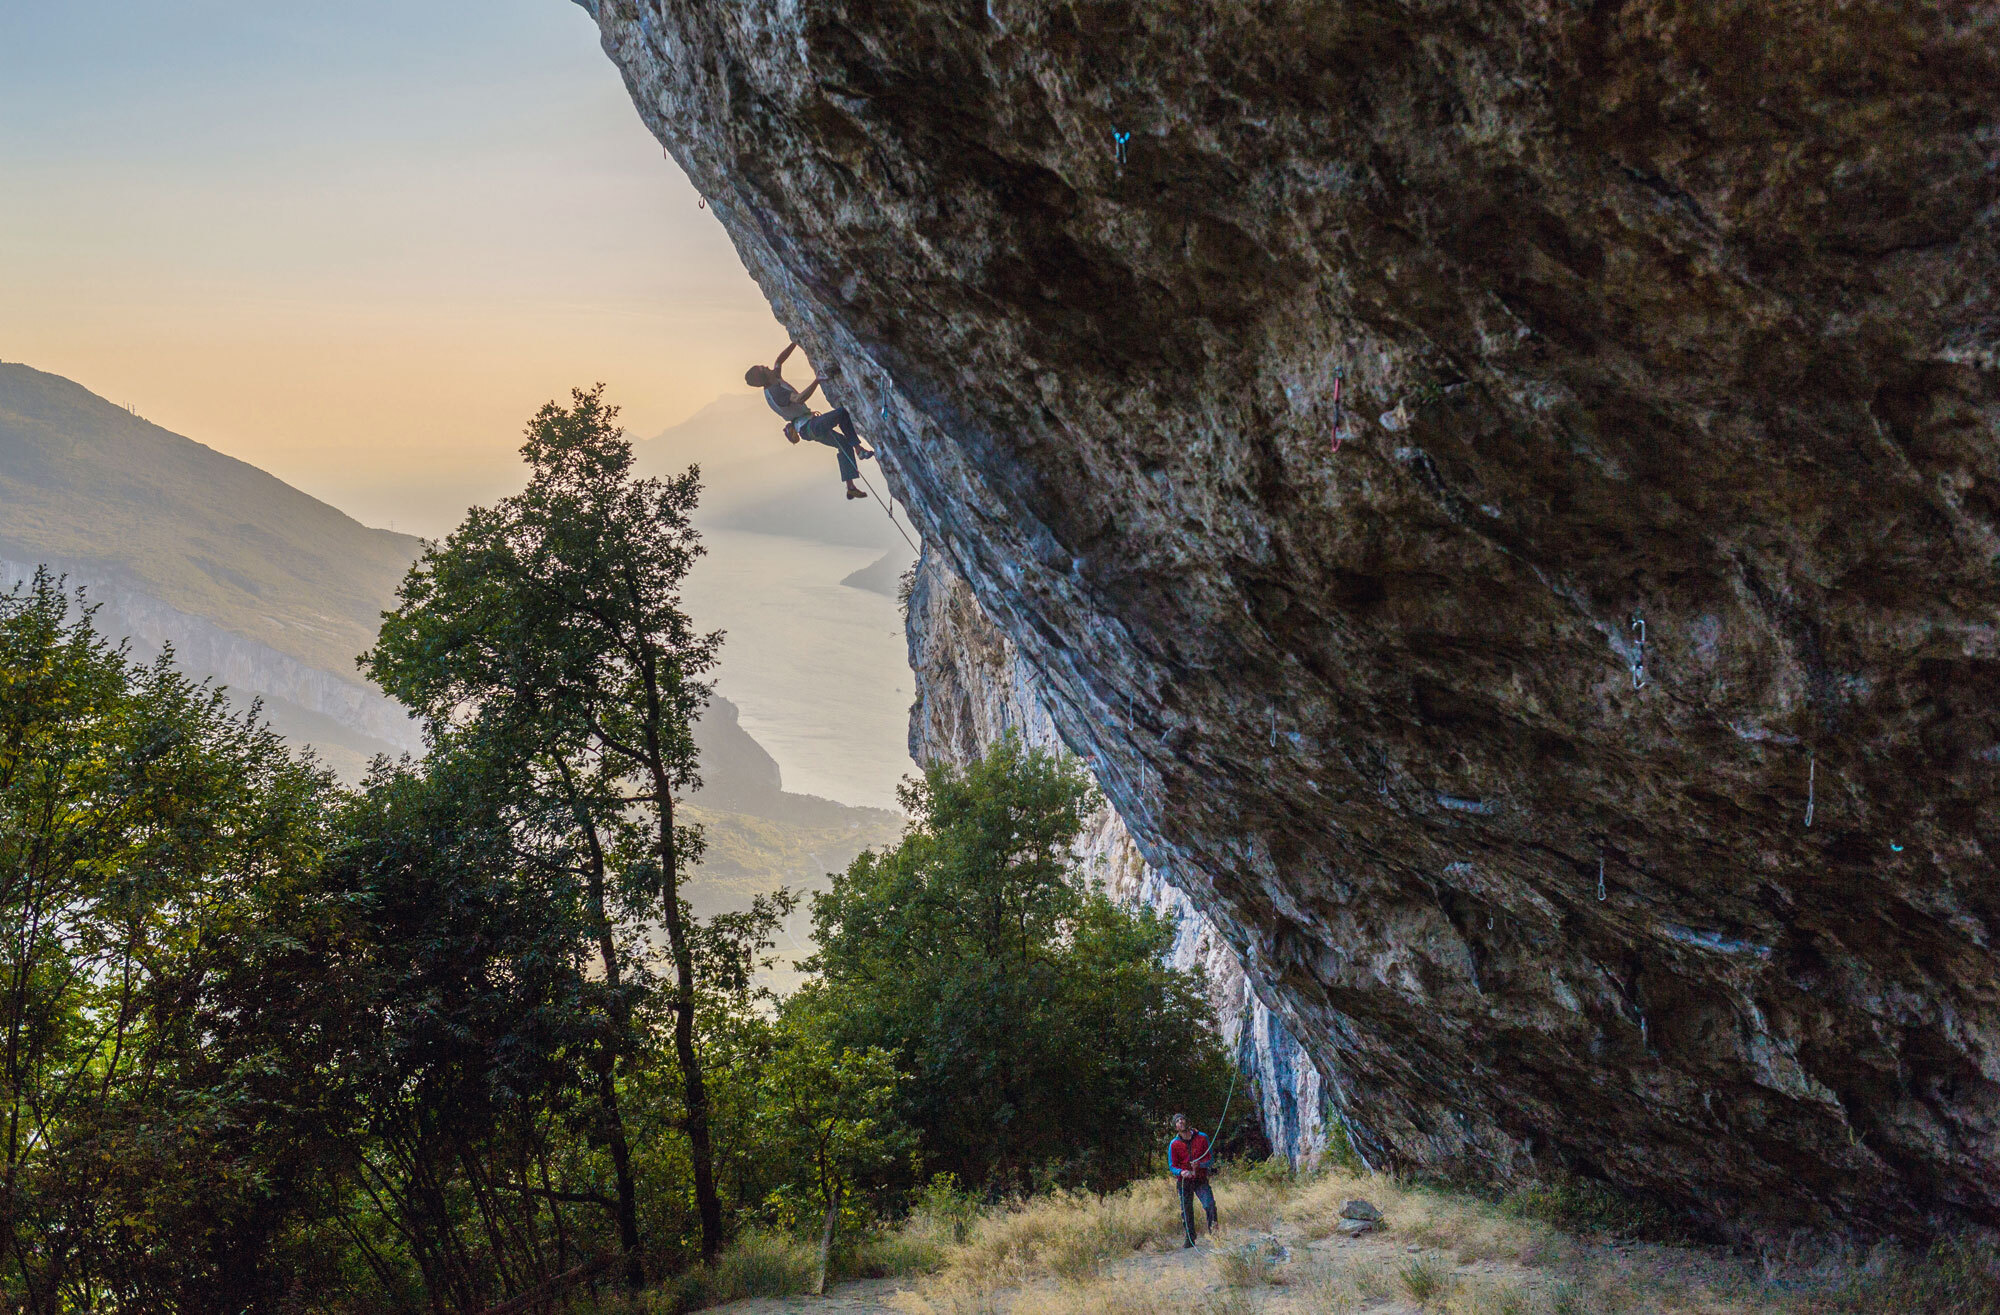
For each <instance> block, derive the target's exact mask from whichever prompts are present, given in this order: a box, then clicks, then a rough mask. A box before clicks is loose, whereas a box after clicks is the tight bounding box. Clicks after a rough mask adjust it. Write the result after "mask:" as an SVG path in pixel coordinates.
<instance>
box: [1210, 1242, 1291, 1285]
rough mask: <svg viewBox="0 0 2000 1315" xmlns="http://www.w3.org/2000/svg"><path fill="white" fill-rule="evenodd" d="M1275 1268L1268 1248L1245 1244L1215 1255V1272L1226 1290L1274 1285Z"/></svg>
mask: <svg viewBox="0 0 2000 1315" xmlns="http://www.w3.org/2000/svg"><path fill="white" fill-rule="evenodd" d="M1276 1271H1277V1266H1276V1264H1274V1263H1273V1262H1272V1259H1271V1252H1270V1250H1269V1248H1267V1247H1265V1246H1263V1245H1262V1244H1261V1243H1256V1242H1246V1243H1244V1244H1243V1245H1241V1246H1233V1247H1230V1248H1229V1249H1228V1250H1227V1251H1218V1252H1216V1253H1215V1272H1216V1274H1217V1275H1218V1276H1219V1277H1220V1278H1221V1279H1222V1286H1224V1287H1226V1288H1261V1287H1265V1286H1267V1285H1268V1284H1271V1283H1274V1282H1276V1281H1277V1279H1276Z"/></svg>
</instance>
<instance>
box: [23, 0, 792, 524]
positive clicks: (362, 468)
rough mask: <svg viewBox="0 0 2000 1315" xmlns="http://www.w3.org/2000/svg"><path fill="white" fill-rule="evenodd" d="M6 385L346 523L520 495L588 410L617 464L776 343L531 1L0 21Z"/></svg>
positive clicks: (602, 70)
mask: <svg viewBox="0 0 2000 1315" xmlns="http://www.w3.org/2000/svg"><path fill="white" fill-rule="evenodd" d="M0 178H4V179H5V180H6V183H7V187H6V191H7V194H8V205H7V206H6V207H4V208H0V359H5V360H9V361H18V362H22V363H25V364H27V365H30V366H33V367H34V368H36V369H39V370H46V371H49V372H51V373H54V374H59V375H63V376H65V377H67V378H70V379H74V380H75V381H77V382H78V383H81V384H83V385H84V386H85V387H87V388H90V389H91V390H93V391H95V392H98V393H100V394H102V395H104V396H106V397H108V398H110V399H112V400H113V401H116V402H119V403H121V404H125V405H129V406H131V407H132V408H133V409H134V410H136V411H137V412H138V414H140V415H142V416H144V417H145V418H146V419H148V420H151V421H154V422H155V423H157V424H159V425H161V426H163V427H164V428H167V429H170V430H172V431H174V432H176V433H180V434H185V435H188V436H189V437H192V438H195V439H196V440H197V441H199V442H202V443H205V444H208V445H209V446H211V447H214V448H216V449H217V450H218V451H222V452H225V453H227V454H229V455H231V456H235V457H239V458H241V459H243V460H245V461H248V462H250V463H252V464H253V465H256V466H259V467H261V468H262V469H264V470H267V471H270V472H271V473H272V474H274V475H277V476H278V477H279V478H281V479H283V480H285V481H286V482H287V483H289V484H292V485H293V486H295V487H297V488H299V489H301V490H303V491H305V492H307V493H310V494H312V495H313V496H315V497H318V498H320V499H322V500H323V501H326V502H329V503H331V504H333V505H334V506H337V507H339V508H341V509H342V510H343V511H346V512H347V513H348V514H350V515H352V516H354V517H355V518H356V519H358V520H361V521H362V522H364V523H365V524H369V525H374V526H379V527H381V528H385V529H387V528H394V529H397V530H401V531H404V532H407V533H420V534H426V535H436V534H438V533H441V532H442V531H444V530H446V529H448V528H450V526H451V525H453V524H455V523H456V522H457V520H458V518H459V516H460V515H461V514H462V512H463V511H464V509H465V507H466V506H468V505H470V504H471V503H474V502H485V501H490V500H492V499H493V498H495V497H498V496H500V495H501V494H503V493H505V492H507V491H510V489H512V488H514V487H518V482H517V481H518V472H519V464H518V457H517V453H516V449H517V448H518V447H519V444H520V434H521V429H522V426H523V425H524V424H525V423H526V421H527V419H528V417H529V416H530V415H532V414H533V413H534V411H535V410H536V408H538V407H539V406H540V405H541V404H542V403H543V402H546V401H549V400H550V399H552V398H554V399H564V398H567V397H568V395H569V391H570V389H572V388H575V387H588V386H589V385H591V384H593V383H596V382H598V381H603V382H605V383H606V384H607V385H608V393H609V396H610V398H611V400H612V401H614V402H615V403H617V404H618V405H619V406H621V407H622V408H623V409H624V420H625V422H626V423H627V425H628V427H629V429H630V431H631V432H632V433H633V434H634V435H635V436H644V435H651V434H656V433H658V432H660V431H661V430H663V429H666V428H668V427H669V426H671V425H673V424H676V423H678V422H680V421H682V420H685V419H686V418H688V417H689V416H692V415H693V414H695V413H696V412H697V411H699V410H700V409H701V408H702V407H704V406H706V405H708V404H709V403H711V402H712V401H714V400H716V399H717V398H719V397H723V396H726V395H727V394H728V393H729V391H730V390H731V388H732V387H736V388H740V387H741V379H742V368H743V365H744V364H745V362H747V361H751V360H759V359H763V360H768V359H769V358H770V357H771V356H772V355H774V354H775V352H776V351H777V349H778V348H779V347H782V346H783V339H784V330H783V328H782V327H781V326H779V325H778V324H777V323H776V322H775V321H774V320H773V318H772V316H771V314H770V311H769V308H768V307H767V305H766V304H765V301H764V299H763V296H762V294H761V293H760V292H759V291H758V290H757V287H756V285H755V284H754V283H753V282H752V281H751V279H750V278H749V277H748V275H747V274H745V273H744V271H743V269H742V266H741V263H740V262H739V261H738V259H737V258H736V253H735V250H734V248H733V247H732V246H731V245H730V243H729V241H728V239H727V237H726V236H725V235H724V233H723V232H722V229H721V226H720V225H719V224H717V223H716V222H715V220H714V218H713V216H712V215H710V213H709V212H708V211H706V210H703V209H699V208H698V207H697V205H696V202H697V200H698V197H697V195H696V193H695V191H694V189H693V188H692V187H691V186H690V185H689V183H688V182H687V180H686V178H685V177H684V176H683V175H682V174H681V172H680V170H679V169H678V167H677V166H675V165H674V164H673V163H671V162H670V161H668V160H666V159H664V158H662V153H661V150H660V148H659V146H658V144H657V143H656V142H654V140H653V139H652V137H651V136H650V135H649V134H648V133H647V132H646V131H645V129H644V128H643V127H642V126H641V124H640V123H639V120H638V116H637V115H636V114H635V113H634V112H633V109H632V105H631V101H630V99H629V98H628V96H627V95H626V92H625V88H624V86H623V84H622V82H621V81H620V79H619V76H618V73H617V70H616V69H614V68H613V67H612V65H611V63H610V62H609V61H608V60H607V59H606V58H605V57H604V55H603V53H602V51H601V50H600V49H599V48H598V44H597V31H596V28H595V26H594V25H593V24H592V23H591V21H590V19H589V16H588V15H586V14H585V13H584V12H583V11H582V10H581V9H579V8H577V7H576V6H574V5H565V4H556V3H552V2H551V0H476V2H475V0H441V2H440V3H438V4H434V5H430V6H425V7H424V8H423V9H421V10H413V9H411V8H410V7H408V6H400V5H394V4H391V3H388V0H356V3H353V4H349V5H344V6H341V7H339V8H338V9H337V10H336V9H321V8H314V7H299V8H297V9H285V8H277V9H274V8H273V7H271V6H266V5H257V4H252V3H249V0H198V2H197V3H190V4H186V5H179V6H174V7H173V10H172V12H166V11H163V10H162V8H161V7H159V6H156V5H148V4H144V3H141V2H140V0H107V3H104V4H100V5H95V6H91V7H89V8H88V9H87V10H79V9H74V8H32V9H31V8H27V7H19V6H16V7H8V8H7V9H5V10H0Z"/></svg>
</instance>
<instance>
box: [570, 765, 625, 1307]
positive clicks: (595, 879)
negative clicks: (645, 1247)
mask: <svg viewBox="0 0 2000 1315" xmlns="http://www.w3.org/2000/svg"><path fill="white" fill-rule="evenodd" d="M558 765H559V767H560V769H561V771H562V778H563V785H564V787H565V788H566V789H567V791H568V793H569V797H570V807H571V808H572V810H573V811H574V812H575V813H576V820H577V824H578V825H579V826H580V827H582V828H583V834H584V837H585V838H586V839H587V840H588V841H589V842H590V916H591V920H592V922H593V923H594V924H595V927H594V929H593V930H594V931H595V932H596V935H597V953H598V955H599V957H601V958H602V959H603V960H604V986H605V990H606V993H607V995H608V997H609V999H610V1013H611V1035H610V1036H609V1037H607V1038H606V1039H605V1042H604V1044H603V1045H601V1046H599V1047H598V1052H597V1058H596V1059H595V1060H594V1061H593V1065H592V1066H593V1067H594V1068H595V1069H596V1071H597V1106H598V1110H599V1112H600V1113H601V1115H602V1117H603V1119H604V1133H605V1137H606V1139H607V1140H608V1141H609V1142H610V1144H611V1168H612V1171H613V1173H614V1174H615V1175H616V1176H617V1179H618V1242H619V1246H620V1248H621V1249H622V1250H623V1251H624V1253H625V1286H626V1287H627V1288H629V1289H631V1290H632V1291H634V1292H637V1291H638V1290H639V1289H640V1288H642V1287H644V1286H645V1285H646V1266H645V1262H644V1260H643V1259H642V1258H641V1257H640V1254H639V1193H638V1189H637V1187H636V1186H635V1185H634V1183H633V1181H632V1150H631V1147H630V1146H629V1145H627V1143H626V1141H625V1116H624V1114H623V1113H622V1112H621V1111H620V1110H619V1108H618V1057H619V1056H620V1055H622V1054H623V1053H624V1051H625V1047H626V1044H627V1042H628V1040H629V1038H630V1036H631V1031H632V1011H631V1009H630V1008H629V1007H627V1005H626V1003H625V995H624V992H623V991H622V990H621V989H620V985H621V982H622V980H623V978H622V975H621V974H620V972H619V970H618V938H617V936H616V934H615V933H614V931H613V929H612V926H611V913H610V910H609V908H608V906H607V905H606V903H605V898H604V893H605V891H604V888H605V877H604V846H603V844H602V842H601V841H600V840H599V838H598V834H597V821H596V819H595V818H593V817H591V815H590V809H589V807H588V806H587V805H586V804H585V803H584V802H583V801H582V800H581V799H579V798H578V797H577V794H576V790H575V788H574V782H573V780H572V779H571V777H570V771H569V764H567V763H559V764H558Z"/></svg>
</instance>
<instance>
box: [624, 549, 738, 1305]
mask: <svg viewBox="0 0 2000 1315" xmlns="http://www.w3.org/2000/svg"><path fill="white" fill-rule="evenodd" d="M626 590H627V592H628V594H629V595H630V599H631V602H632V605H633V614H634V615H644V611H645V609H644V607H643V605H642V604H641V602H640V599H639V591H638V589H637V587H636V585H634V584H633V582H632V580H631V578H630V576H629V574H628V575H627V578H626ZM669 670H670V671H671V670H672V668H670V669H669ZM639 673H640V676H641V677H642V678H643V680H644V681H645V686H646V720H645V728H646V745H645V750H646V769H647V775H649V776H650V777H651V778H652V782H653V808H654V814H655V816H657V817H658V818H659V822H660V832H659V853H660V904H661V909H660V912H661V914H662V915H663V917H664V918H665V921H666V924H667V945H668V948H669V949H671V950H672V951H673V956H674V988H675V989H674V1058H675V1059H676V1060H677V1061H679V1064H680V1070H681V1083H682V1085H683V1086H684V1087H685V1088H686V1093H687V1122H686V1129H687V1135H688V1158H689V1159H691V1160H692V1161H693V1162H694V1203H695V1211H696V1213H697V1214H699V1215H700V1216H701V1258H702V1262H703V1263H704V1264H709V1265H713V1264H714V1263H715V1260H716V1257H717V1256H719V1255H721V1254H722V1197H721V1195H720V1194H719V1193H718V1192H717V1191H716V1190H715V1146H714V1144H713V1143H712V1142H711V1141H710V1140H709V1131H708V1085H707V1084H706V1083H704V1082H703V1081H702V1077H701V1057H700V1056H699V1055H697V1054H695V1049H694V955H693V953H692V951H691V950H690V949H689V947H688V934H687V925H686V924H685V923H683V922H682V921H681V891H680V864H679V861H678V860H679V854H678V853H677V852H676V849H675V845H674V793H673V781H672V780H671V779H670V774H669V772H668V770H667V757H666V752H665V747H664V745H663V744H662V738H663V737H662V735H661V731H662V729H663V727H662V725H661V723H662V722H663V721H664V719H665V717H666V709H665V707H664V706H663V699H662V697H661V690H660V669H659V654H658V653H657V651H656V650H655V649H654V647H653V641H652V639H651V638H650V637H647V638H644V639H643V641H642V648H641V650H640V654H639ZM675 678H676V679H677V678H678V677H677V676H676V677H675Z"/></svg>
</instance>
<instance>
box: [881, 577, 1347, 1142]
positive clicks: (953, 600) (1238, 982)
mask: <svg viewBox="0 0 2000 1315" xmlns="http://www.w3.org/2000/svg"><path fill="white" fill-rule="evenodd" d="M907 629H908V633H909V643H910V669H911V670H912V671H913V672H914V673H915V674H916V681H917V690H916V694H917V697H916V702H915V703H914V704H912V705H911V708H910V757H911V758H913V759H915V760H916V761H917V762H918V763H919V764H921V765H923V766H925V767H928V766H930V765H931V764H932V763H948V764H951V765H953V766H961V767H962V766H964V765H966V764H967V763H970V762H972V761H973V760H975V759H977V758H979V757H981V756H983V755H984V754H985V753H986V751H987V750H988V749H990V748H992V747H993V745H994V744H995V743H997V742H998V741H999V739H1000V737H1001V736H1003V735H1005V734H1007V733H1009V732H1012V733H1014V734H1016V735H1018V736H1020V737H1021V739H1022V740H1023V741H1024V742H1025V743H1028V744H1032V745H1035V746H1037V747H1040V748H1046V749H1058V750H1060V749H1062V748H1064V747H1066V746H1064V745H1063V744H1062V741H1061V737H1060V735H1059V734H1058V732H1057V730H1056V727H1055V722H1054V720H1053V718H1051V717H1050V715H1049V712H1048V709H1047V708H1046V707H1045V706H1044V705H1043V702H1042V686H1041V682H1040V680H1039V679H1038V678H1037V677H1036V675H1035V673H1034V672H1033V671H1031V670H1029V669H1028V667H1027V666H1026V664H1025V663H1023V662H1022V661H1021V659H1020V655H1019V654H1018V653H1017V652H1016V651H1015V649H1014V646H1013V644H1011V643H1009V642H1008V640H1007V637H1006V636H1005V635H1003V634H1001V633H1000V632H999V630H998V629H996V628H995V627H994V625H993V623H992V622H991V621H989V620H987V618H986V614H985V613H984V612H982V611H980V609H979V603H978V601H977V600H976V599H974V598H973V597H972V591H971V590H970V589H968V588H967V587H966V585H965V582H964V581H963V580H961V579H959V578H958V577H957V576H956V575H954V574H952V572H951V568H950V567H948V566H946V565H945V564H944V562H943V560H942V559H941V558H940V557H939V556H938V555H937V554H935V553H926V554H924V556H923V557H922V559H920V560H919V562H918V564H917V573H916V577H915V579H914V581H913V582H912V588H911V590H910V597H909V616H908V626H907ZM1077 858H1078V859H1079V861H1080V862H1081V864H1082V866H1083V868H1084V870H1085V871H1086V872H1088V873H1089V874H1090V875H1091V876H1092V877H1093V878H1095V879H1097V880H1100V881H1102V882H1103V883H1104V887H1105V892H1106V893H1107V894H1109V895H1110V896H1111V897H1112V898H1113V899H1114V900H1117V901H1118V902H1119V903H1122V904H1124V905H1126V906H1128V907H1135V908H1149V909H1152V910H1153V911H1155V912H1156V913H1158V914H1160V915H1161V916H1162V917H1164V918H1165V919H1166V920H1167V921H1168V922H1170V923H1172V924H1173V926H1174V928H1175V932H1174V943H1173V947H1172V948H1171V950H1170V951H1169V952H1168V956H1167V958H1168V962H1170V963H1171V964H1173V965H1174V966H1175V967H1176V968H1182V969H1190V968H1198V969H1200V970H1201V972H1202V974H1203V975H1204V976H1205V977H1206V979H1207V982H1208V999H1209V1007H1210V1009H1211V1010H1213V1012H1214V1017H1215V1026H1216V1031H1217V1032H1218V1033H1220V1034H1221V1038H1222V1043H1223V1047H1224V1050H1225V1051H1226V1052H1227V1053H1228V1054H1229V1055H1230V1056H1231V1057H1232V1058H1233V1059H1234V1060H1235V1061H1236V1063H1237V1065H1238V1067H1239V1068H1240V1069H1241V1070H1242V1071H1243V1072H1244V1074H1245V1075H1246V1076H1247V1077H1248V1078H1249V1079H1250V1082H1249V1083H1248V1084H1247V1086H1246V1089H1245V1091H1244V1093H1243V1099H1242V1100H1241V1101H1240V1102H1238V1103H1237V1104H1236V1106H1235V1111H1234V1114H1233V1115H1231V1117H1230V1119H1229V1123H1228V1129H1235V1128H1237V1127H1239V1126H1240V1124H1241V1122H1242V1121H1243V1119H1244V1117H1245V1116H1246V1115H1248V1114H1249V1113H1250V1112H1251V1110H1252V1109H1253V1107H1254V1109H1255V1111H1256V1117H1257V1119H1258V1122H1259V1123H1261V1124H1262V1127H1263V1132H1264V1139H1265V1140H1266V1141H1267V1142H1268V1143H1269V1144H1270V1146H1271V1149H1272V1151H1273V1153H1275V1154H1279V1155H1283V1156H1285V1157H1286V1158H1287V1159H1289V1160H1290V1161H1291V1162H1292V1163H1293V1164H1295V1165H1296V1164H1312V1163H1314V1162H1316V1161H1317V1160H1318V1158H1319V1156H1320V1153H1321V1152H1322V1151H1324V1150H1325V1149H1326V1127H1325V1123H1324V1119H1325V1116H1326V1113H1327V1104H1326V1100H1325V1096H1324V1093H1323V1089H1322V1084H1321V1079H1320V1074H1319V1070H1318V1069H1317V1068H1315V1067H1314V1066H1313V1063H1312V1060H1311V1059H1310V1058H1309V1057H1308V1056H1306V1055H1305V1053H1304V1052H1303V1051H1302V1050H1301V1049H1300V1047H1299V1043H1298V1042H1297V1041H1295V1040H1294V1039H1293V1038H1292V1035H1291V1033H1289V1032H1287V1031H1286V1030H1285V1025H1284V1023H1283V1021H1282V1020H1280V1019H1279V1018H1278V1017H1277V1016H1276V1015H1274V1014H1273V1013H1272V1012H1271V1008H1270V1006H1269V1005H1268V1004H1266V1003H1265V1002H1264V1001H1263V1000H1262V999H1260V998H1258V995H1257V991H1256V988H1255V985H1254V984H1253V983H1252V982H1251V981H1250V979H1249V977H1248V975H1247V974H1245V973H1244V971H1243V964H1242V962H1241V961H1240V960H1239V959H1238V958H1237V957H1236V952H1235V951H1234V950H1233V949H1231V948H1230V946H1229V942H1228V940H1227V939H1226V938H1224V937H1223V936H1222V935H1221V934H1220V933H1219V932H1218V931H1217V930H1216V928H1215V925H1214V924H1213V923H1211V922H1210V921H1209V920H1208V918H1207V916H1206V915H1204V914H1203V913H1202V912H1201V910H1200V909H1198V908H1196V907H1195V905H1194V902H1193V901H1192V900H1190V899H1189V898H1188V897H1187V895H1186V894H1185V893H1184V892H1183V891H1182V890H1181V889H1180V888H1179V887H1178V886H1175V885H1173V884H1171V883H1169V882H1168V881H1166V880H1164V879H1163V878H1162V877H1161V875H1160V873H1158V872H1157V871H1155V870H1154V869H1153V867H1152V866H1151V865H1150V864H1148V863H1147V862H1146V860H1145V858H1144V857H1143V856H1141V854H1140V853H1139V847H1138V845H1137V844H1135V843H1134V842H1133V840H1132V836H1131V833H1130V832H1129V831H1127V830H1126V828H1125V823H1124V821H1123V819H1121V818H1120V817H1119V816H1118V813H1117V811H1116V810H1115V809H1114V808H1112V807H1111V805H1110V804H1109V803H1108V802H1107V803H1106V805H1105V806H1104V807H1103V808H1102V809H1100V810H1099V811H1098V813H1097V815H1096V816H1095V817H1094V818H1092V819H1091V821H1090V823H1089V825H1088V826H1087V827H1086V829H1085V833H1084V835H1083V837H1082V838H1081V840H1080V841H1079V843H1078V845H1077ZM1253 1102H1254V1106H1253ZM1189 1113H1190V1115H1191V1116H1192V1117H1193V1118H1194V1119H1195V1121H1196V1123H1198V1124H1199V1125H1200V1126H1201V1127H1203V1128H1204V1129H1209V1130H1211V1131H1212V1130H1213V1129H1214V1128H1215V1126H1216V1122H1215V1121H1216V1120H1218V1119H1220V1118H1221V1117H1222V1116H1223V1115H1224V1114H1225V1113H1228V1111H1226V1110H1192V1111H1189ZM1225 1131H1227V1130H1225Z"/></svg>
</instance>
